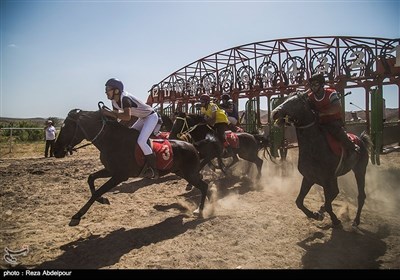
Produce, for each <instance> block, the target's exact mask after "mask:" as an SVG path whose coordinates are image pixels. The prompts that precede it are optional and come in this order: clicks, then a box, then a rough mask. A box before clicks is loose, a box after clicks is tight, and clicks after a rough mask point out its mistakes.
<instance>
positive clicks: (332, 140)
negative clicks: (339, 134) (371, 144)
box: [325, 133, 360, 157]
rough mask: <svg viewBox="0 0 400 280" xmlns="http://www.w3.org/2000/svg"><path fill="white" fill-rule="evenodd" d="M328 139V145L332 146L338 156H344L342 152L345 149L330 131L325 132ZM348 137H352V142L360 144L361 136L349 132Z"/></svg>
mask: <svg viewBox="0 0 400 280" xmlns="http://www.w3.org/2000/svg"><path fill="white" fill-rule="evenodd" d="M325 136H326V140H328V145H329V147H330V148H331V151H332V152H333V153H334V154H335V155H337V156H338V157H341V156H342V152H345V150H344V149H343V147H342V144H341V143H340V142H339V141H338V140H336V139H335V138H334V137H333V136H332V135H331V134H330V133H325ZM347 137H348V138H349V139H350V141H351V142H353V143H355V144H357V145H358V146H360V138H358V137H357V136H356V135H354V134H352V133H347Z"/></svg>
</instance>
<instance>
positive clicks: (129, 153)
mask: <svg viewBox="0 0 400 280" xmlns="http://www.w3.org/2000/svg"><path fill="white" fill-rule="evenodd" d="M138 136H139V132H138V131H137V130H135V129H127V128H126V127H124V126H122V125H120V124H119V123H117V122H116V121H110V120H107V119H106V118H105V117H104V116H102V114H101V113H100V111H82V110H79V109H75V110H71V111H70V112H69V113H68V116H67V118H66V119H65V121H64V124H63V126H62V128H61V131H60V133H59V135H58V138H57V140H56V143H55V151H54V155H55V157H57V158H61V157H64V156H65V155H66V154H67V152H70V153H72V151H73V148H74V146H76V145H77V144H79V143H80V142H81V141H82V140H83V139H86V140H88V141H90V142H92V144H93V145H95V146H96V148H97V149H98V150H99V151H100V160H101V162H102V163H103V165H104V168H103V169H101V170H99V171H97V172H95V173H93V174H90V175H89V177H88V184H89V188H90V192H91V193H92V196H91V197H90V199H89V200H88V202H87V203H86V204H85V205H84V206H83V207H82V208H81V209H80V210H79V211H78V212H77V213H76V214H75V215H74V216H73V217H72V219H71V222H70V226H74V225H78V224H79V222H80V219H81V217H82V216H83V215H84V214H85V213H86V212H87V211H88V210H89V208H90V206H91V205H92V204H93V203H94V202H95V201H98V202H100V203H107V204H109V202H108V200H107V199H106V198H102V197H101V196H102V195H103V194H104V193H106V192H108V191H109V190H111V189H112V188H114V187H115V186H117V185H118V184H119V183H121V182H123V181H126V180H128V178H130V177H138V176H139V175H140V173H141V170H142V166H140V164H139V163H138V161H137V159H136V158H137V157H136V156H135V146H137V138H138ZM170 143H171V147H172V153H173V163H172V165H170V166H169V167H168V169H165V170H159V174H160V176H163V175H165V174H168V173H171V172H172V173H175V174H176V175H178V176H180V177H182V178H184V179H185V180H186V181H187V182H189V183H190V184H192V185H193V186H195V187H196V188H198V189H199V190H200V191H201V199H200V204H199V208H198V209H197V210H196V212H197V211H198V212H199V214H200V216H202V210H203V208H204V203H205V199H206V195H207V190H208V184H207V183H206V182H204V181H203V180H202V177H201V175H200V173H199V172H200V168H199V167H200V159H199V156H198V152H197V150H196V148H195V147H194V146H193V145H192V144H190V143H187V142H185V141H179V140H173V141H170ZM164 153H169V154H171V153H170V152H169V151H168V150H164V151H163V156H165V155H166V154H164ZM107 177H111V178H110V179H109V180H108V181H107V182H106V183H105V184H103V185H102V186H101V187H99V188H98V189H97V190H96V188H95V185H94V181H95V180H96V179H98V178H107Z"/></svg>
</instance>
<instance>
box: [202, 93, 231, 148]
mask: <svg viewBox="0 0 400 280" xmlns="http://www.w3.org/2000/svg"><path fill="white" fill-rule="evenodd" d="M200 102H201V114H202V115H203V116H204V119H205V120H206V122H207V123H208V124H209V125H210V126H212V127H213V128H214V130H215V134H216V136H217V138H218V140H219V141H220V143H221V145H222V147H223V145H224V141H225V131H226V130H228V123H229V121H228V117H227V115H226V113H225V111H224V110H223V109H221V108H219V107H218V105H217V104H215V103H214V102H212V101H211V98H210V96H209V95H208V94H202V95H201V96H200Z"/></svg>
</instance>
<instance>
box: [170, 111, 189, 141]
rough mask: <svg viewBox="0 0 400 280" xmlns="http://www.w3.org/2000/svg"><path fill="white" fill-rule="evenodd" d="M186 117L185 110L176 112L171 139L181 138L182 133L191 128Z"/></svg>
mask: <svg viewBox="0 0 400 280" xmlns="http://www.w3.org/2000/svg"><path fill="white" fill-rule="evenodd" d="M186 117H187V116H186V113H184V112H179V113H177V114H175V120H174V123H173V125H172V128H171V131H170V134H169V139H179V138H180V135H181V134H182V133H184V132H185V131H187V130H188V129H189V126H188V124H187V120H186Z"/></svg>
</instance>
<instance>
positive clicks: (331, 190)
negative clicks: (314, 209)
mask: <svg viewBox="0 0 400 280" xmlns="http://www.w3.org/2000/svg"><path fill="white" fill-rule="evenodd" d="M338 193H339V187H338V183H337V179H336V178H335V179H334V180H331V181H330V182H329V184H328V185H326V186H324V196H325V211H326V212H327V213H328V214H329V216H330V217H331V220H332V224H333V226H338V225H340V224H341V222H340V220H339V219H338V218H337V216H336V215H335V213H333V209H332V201H333V200H334V199H335V198H336V196H337V195H338ZM321 208H322V207H321Z"/></svg>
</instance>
